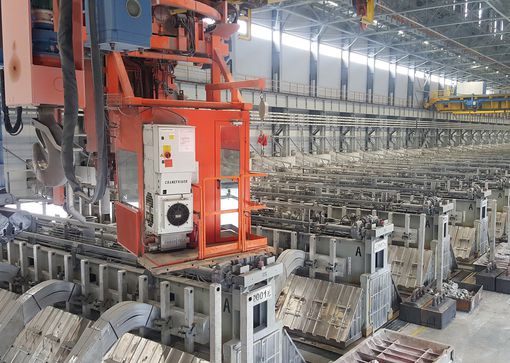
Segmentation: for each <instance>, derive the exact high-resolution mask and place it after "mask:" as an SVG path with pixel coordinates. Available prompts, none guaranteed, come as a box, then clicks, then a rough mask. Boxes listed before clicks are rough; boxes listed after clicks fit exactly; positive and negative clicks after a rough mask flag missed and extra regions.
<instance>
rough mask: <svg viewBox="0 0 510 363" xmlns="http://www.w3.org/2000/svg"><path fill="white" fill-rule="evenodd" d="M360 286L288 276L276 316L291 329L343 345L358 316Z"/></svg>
mask: <svg viewBox="0 0 510 363" xmlns="http://www.w3.org/2000/svg"><path fill="white" fill-rule="evenodd" d="M361 293H362V290H361V288H359V287H355V286H349V285H343V284H337V283H333V282H328V281H322V280H316V279H311V278H307V277H301V276H297V275H291V276H290V277H289V279H288V281H287V285H286V286H285V288H284V289H283V296H282V297H281V299H282V300H281V301H283V303H282V304H281V307H280V309H279V311H278V318H279V319H281V320H282V321H283V324H284V325H285V326H286V327H287V328H288V329H289V330H290V331H292V332H295V333H298V334H300V335H302V334H306V336H307V337H313V339H319V340H325V341H328V342H337V343H341V344H345V343H346V342H347V341H348V340H349V338H350V331H351V326H352V324H353V321H354V320H355V319H356V318H357V314H358V309H359V308H358V306H359V305H360V300H361Z"/></svg>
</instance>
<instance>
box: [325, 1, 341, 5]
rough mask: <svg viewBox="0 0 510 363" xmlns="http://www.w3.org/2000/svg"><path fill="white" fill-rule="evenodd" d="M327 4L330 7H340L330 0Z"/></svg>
mask: <svg viewBox="0 0 510 363" xmlns="http://www.w3.org/2000/svg"><path fill="white" fill-rule="evenodd" d="M325 3H326V4H328V5H330V6H335V7H336V6H338V4H337V3H336V2H334V1H330V0H326V1H325Z"/></svg>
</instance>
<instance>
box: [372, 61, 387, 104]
mask: <svg viewBox="0 0 510 363" xmlns="http://www.w3.org/2000/svg"><path fill="white" fill-rule="evenodd" d="M389 80H390V72H389V71H388V69H381V68H379V67H375V70H374V97H375V96H377V97H388V87H389Z"/></svg>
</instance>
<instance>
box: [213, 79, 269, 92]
mask: <svg viewBox="0 0 510 363" xmlns="http://www.w3.org/2000/svg"><path fill="white" fill-rule="evenodd" d="M265 86H266V81H265V80H264V79H262V78H259V79H250V80H246V81H234V82H228V83H211V84H206V85H205V89H206V91H219V90H225V89H228V90H233V89H239V88H256V89H264V87H265Z"/></svg>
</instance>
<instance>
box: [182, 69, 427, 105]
mask: <svg viewBox="0 0 510 363" xmlns="http://www.w3.org/2000/svg"><path fill="white" fill-rule="evenodd" d="M210 74H211V73H210V70H208V69H206V70H201V69H199V68H197V67H193V66H187V65H179V66H177V67H176V69H175V76H176V77H177V80H179V81H188V82H196V83H203V84H205V83H208V82H209V80H210ZM235 78H236V80H241V81H243V80H252V79H258V78H260V77H256V76H250V75H242V74H236V75H235ZM265 82H266V87H265V89H264V91H267V92H278V93H286V94H291V95H296V96H305V97H318V98H325V99H333V100H343V101H352V102H361V103H372V104H378V105H391V106H397V107H408V106H409V104H408V100H407V99H405V98H399V97H395V98H391V97H387V96H383V95H376V94H374V95H373V96H372V97H370V96H369V94H368V93H365V92H356V91H348V92H342V91H341V90H340V89H339V88H328V87H317V89H315V88H314V87H311V86H310V85H306V84H302V83H297V82H289V81H282V80H280V81H276V80H271V79H265ZM422 105H423V102H422V101H417V100H414V106H417V107H421V106H422Z"/></svg>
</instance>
